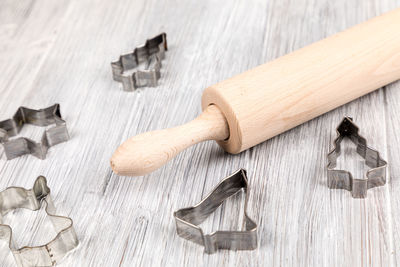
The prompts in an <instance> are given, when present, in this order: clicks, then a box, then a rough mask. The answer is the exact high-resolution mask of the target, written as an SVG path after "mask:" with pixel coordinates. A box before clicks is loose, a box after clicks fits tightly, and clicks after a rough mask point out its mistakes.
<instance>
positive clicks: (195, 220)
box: [174, 169, 257, 254]
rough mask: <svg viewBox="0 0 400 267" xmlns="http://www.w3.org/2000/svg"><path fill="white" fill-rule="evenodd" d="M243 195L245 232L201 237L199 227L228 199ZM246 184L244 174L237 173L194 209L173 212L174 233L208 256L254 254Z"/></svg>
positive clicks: (254, 237) (254, 230)
mask: <svg viewBox="0 0 400 267" xmlns="http://www.w3.org/2000/svg"><path fill="white" fill-rule="evenodd" d="M242 190H243V191H244V193H245V194H246V198H245V206H244V218H243V223H244V231H216V232H214V233H211V234H206V235H205V234H204V233H203V230H202V229H201V228H200V227H199V226H198V225H199V224H201V223H202V222H203V221H204V220H205V219H206V218H207V217H208V216H209V215H210V214H211V213H213V212H214V211H215V210H216V209H217V208H218V207H219V206H220V205H221V204H222V203H223V202H224V201H225V200H226V199H227V198H229V197H231V196H233V195H235V194H236V193H238V192H240V191H242ZM247 190H248V182H247V177H246V170H244V169H239V170H237V171H236V172H235V173H233V174H231V175H230V176H228V177H226V178H225V179H223V180H222V181H221V182H220V183H219V184H218V185H217V186H216V187H215V188H214V190H213V191H212V192H211V193H210V194H209V195H208V196H207V197H206V198H204V199H203V200H202V201H201V202H200V203H198V204H197V205H195V206H193V207H189V208H184V209H180V210H178V211H176V212H174V218H175V221H176V230H177V233H178V235H179V236H180V237H182V238H185V239H187V240H189V241H192V242H194V243H197V244H199V245H203V246H204V252H205V253H207V254H212V253H215V252H216V251H217V250H218V249H231V250H253V249H256V248H257V224H256V223H255V222H254V221H253V220H252V219H251V218H250V217H249V216H248V215H247V202H248V194H247Z"/></svg>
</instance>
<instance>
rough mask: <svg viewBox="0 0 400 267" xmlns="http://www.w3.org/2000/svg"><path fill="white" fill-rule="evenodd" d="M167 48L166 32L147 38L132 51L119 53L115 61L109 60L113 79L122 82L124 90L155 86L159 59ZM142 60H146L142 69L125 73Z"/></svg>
mask: <svg viewBox="0 0 400 267" xmlns="http://www.w3.org/2000/svg"><path fill="white" fill-rule="evenodd" d="M167 50H168V46H167V34H166V33H161V34H159V35H157V36H155V37H153V38H151V39H148V40H147V41H146V43H145V44H144V45H141V46H138V47H136V48H135V49H134V50H133V52H132V53H128V54H125V55H121V56H120V57H119V59H118V60H117V61H114V62H111V69H112V74H113V79H114V80H115V81H117V82H120V83H122V88H123V89H124V91H134V90H135V89H136V88H138V87H143V86H149V87H155V86H157V84H158V79H159V78H160V76H161V74H160V69H161V61H162V60H163V59H164V58H165V51H167ZM142 62H147V67H146V68H145V69H144V70H136V71H135V72H133V73H131V74H127V73H126V71H129V70H132V69H134V68H137V67H138V66H139V64H140V63H142Z"/></svg>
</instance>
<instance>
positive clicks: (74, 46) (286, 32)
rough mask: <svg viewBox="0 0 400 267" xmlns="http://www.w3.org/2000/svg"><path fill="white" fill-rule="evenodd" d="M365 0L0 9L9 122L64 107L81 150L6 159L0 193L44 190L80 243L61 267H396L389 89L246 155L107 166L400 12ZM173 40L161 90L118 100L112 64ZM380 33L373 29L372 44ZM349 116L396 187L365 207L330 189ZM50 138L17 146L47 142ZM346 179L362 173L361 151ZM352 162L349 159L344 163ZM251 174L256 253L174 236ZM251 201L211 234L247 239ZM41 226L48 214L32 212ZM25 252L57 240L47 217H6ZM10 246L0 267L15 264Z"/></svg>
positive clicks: (396, 125) (57, 4)
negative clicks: (181, 218) (196, 209)
mask: <svg viewBox="0 0 400 267" xmlns="http://www.w3.org/2000/svg"><path fill="white" fill-rule="evenodd" d="M398 5H399V4H398V1H394V0H375V1H373V0H368V1H361V0H359V1H356V0H355V1H348V0H337V1H316V0H315V1H312V0H300V1H296V2H294V1H288V0H280V1H278V0H270V1H257V0H254V1H248V0H246V1H245V0H243V1H217V0H208V1H172V0H169V1H155V0H147V1H144V0H143V1H139V0H137V1H128V0H116V1H107V0H99V1H89V0H82V1H81V0H80V1H77V0H75V1H67V0H61V1H51V0H38V1H34V0H19V1H13V0H2V1H0V73H1V75H0V95H1V97H0V108H1V116H0V120H3V119H7V118H9V117H11V116H12V115H13V113H14V112H15V110H16V109H17V108H18V107H19V106H20V105H25V106H28V107H32V108H42V107H46V106H49V105H51V104H53V103H55V102H58V103H60V104H61V109H62V113H63V115H64V117H65V119H66V121H67V124H68V128H69V131H70V134H71V140H70V141H69V142H67V143H64V144H60V145H58V146H56V147H54V148H51V149H50V150H49V153H48V157H47V159H46V160H43V161H41V160H39V159H36V158H34V157H32V156H23V157H20V158H18V159H15V160H11V161H6V160H5V156H4V155H3V156H2V159H1V160H0V188H1V189H4V188H6V187H7V186H11V185H15V186H24V187H28V188H30V187H31V186H32V184H33V182H34V180H35V179H36V177H37V176H38V175H40V174H42V175H45V176H46V177H47V178H48V181H49V185H50V188H51V189H52V196H53V199H54V202H55V205H56V207H57V208H58V211H59V213H60V214H61V215H67V216H70V217H71V218H72V219H73V220H74V223H75V229H76V232H77V234H78V236H79V240H80V245H79V247H78V249H77V250H75V251H74V252H73V253H72V254H70V255H68V256H67V257H66V258H65V260H64V261H63V262H62V264H60V265H59V266H140V265H142V266H187V265H190V266H217V265H218V266H220V265H226V266H257V265H260V266H396V265H397V264H398V263H400V245H399V242H398V240H400V220H398V219H397V218H399V216H400V197H399V191H400V181H399V179H397V178H398V177H399V176H400V167H399V166H400V156H399V153H397V148H399V147H400V139H399V138H398V132H399V131H400V119H399V118H398V114H399V112H400V92H399V90H398V89H399V87H400V85H399V83H394V84H392V85H389V86H387V87H385V88H383V89H380V90H378V91H376V92H374V93H372V94H369V95H367V96H365V97H363V98H361V99H359V100H356V101H353V102H352V103H350V104H347V105H345V106H343V107H341V108H338V109H336V110H334V111H332V112H330V113H328V114H325V115H323V116H321V117H319V118H317V119H314V120H312V121H310V122H308V123H306V124H304V125H302V126H299V127H297V128H295V129H293V130H291V131H289V132H286V133H284V134H282V135H280V136H278V137H275V138H273V139H271V140H269V141H267V142H265V143H263V144H261V145H258V146H256V147H254V148H252V149H250V150H248V151H245V152H243V153H241V154H240V155H234V156H233V155H228V154H225V153H224V152H223V151H222V149H220V148H219V147H218V146H217V144H216V143H215V142H207V143H203V144H199V145H196V146H194V147H192V148H189V149H188V150H186V151H184V152H183V153H182V154H180V155H179V156H178V157H177V158H175V159H174V160H172V161H171V162H170V163H168V164H167V165H166V166H165V167H163V168H162V169H160V170H158V171H156V172H155V173H153V174H151V175H147V176H145V177H136V178H129V177H118V176H116V175H114V174H113V173H112V172H111V169H110V167H109V158H110V156H111V155H112V153H113V151H114V149H115V148H116V147H117V146H118V145H119V144H120V143H121V142H122V141H124V140H126V139H127V138H128V137H129V136H132V135H135V134H137V133H141V132H145V131H149V130H155V129H159V128H165V127H171V126H175V125H178V124H182V123H184V122H187V121H188V120H191V119H193V118H195V117H196V116H197V115H198V114H199V113H200V97H201V93H202V90H203V89H204V88H205V87H207V86H208V85H211V84H214V83H216V82H218V81H220V80H223V79H225V78H228V77H230V76H232V75H234V74H237V73H240V72H242V71H244V70H247V69H249V68H251V67H254V66H256V65H258V64H261V63H263V62H266V61H269V60H272V59H274V58H276V57H278V56H281V55H284V54H286V53H288V52H290V51H293V50H295V49H297V48H300V47H303V46H305V45H307V44H310V43H312V42H313V41H317V40H319V39H322V38H324V37H326V36H328V35H330V34H333V33H336V32H338V31H340V30H343V29H346V28H347V27H349V26H352V25H355V24H357V23H359V22H362V21H365V20H367V19H368V18H371V17H373V16H375V15H379V14H381V13H383V12H385V11H388V10H390V9H393V8H395V7H397V6H398ZM162 31H165V32H167V34H168V41H169V51H168V52H167V56H166V60H165V61H164V62H163V69H162V78H161V80H160V86H159V87H157V88H145V89H142V90H139V91H137V92H135V93H126V92H123V91H122V90H121V88H120V85H119V84H118V83H116V82H114V81H112V78H111V69H110V62H111V61H112V60H114V59H116V58H117V57H118V56H119V55H120V54H121V53H125V52H128V51H130V50H131V49H133V48H134V47H135V46H136V45H139V44H141V43H143V41H144V40H145V39H147V38H148V37H151V36H154V35H155V34H158V33H159V32H162ZM371 34H373V33H371ZM344 115H348V116H352V117H353V118H354V120H355V122H356V123H357V124H358V125H359V126H360V128H361V132H362V134H363V135H364V136H365V137H367V140H368V141H369V144H370V145H371V146H372V147H374V148H376V149H378V150H379V151H380V152H381V154H382V156H383V157H384V158H385V159H387V161H388V162H389V164H390V165H389V169H388V183H387V185H386V186H384V187H380V188H376V189H372V190H370V191H369V192H368V198H367V199H365V200H356V199H352V198H351V196H350V193H349V192H347V191H342V190H334V191H330V190H329V189H327V187H326V170H325V166H326V154H327V152H328V150H329V148H330V147H331V146H332V140H333V139H334V137H335V131H334V129H335V128H336V126H337V124H338V123H339V122H340V121H341V119H342V117H343V116H344ZM40 134H41V129H37V128H36V127H26V128H25V129H23V132H22V135H24V136H29V137H33V138H35V139H36V140H37V139H39V138H40ZM349 147H350V148H351V149H347V150H346V153H345V156H344V157H341V158H340V162H339V167H343V168H348V169H350V170H352V171H353V172H354V174H356V175H358V176H360V175H362V174H363V171H365V167H364V165H363V164H362V161H361V159H360V158H359V157H355V156H353V154H351V152H354V148H353V147H351V146H350V145H349ZM347 152H349V153H347ZM240 167H243V168H245V169H247V170H248V174H249V179H250V187H251V189H250V199H249V214H250V215H251V216H252V217H253V218H254V219H255V221H256V222H257V223H258V226H259V228H258V230H259V232H258V238H259V248H258V249H257V250H255V251H251V252H248V251H244V252H232V251H220V252H218V253H216V254H214V255H205V254H203V250H202V248H201V247H200V246H198V245H195V244H193V243H190V242H188V241H186V240H183V239H181V238H179V237H178V236H177V235H176V233H175V223H174V220H173V216H172V214H173V211H174V210H176V209H178V208H181V207H186V206H190V205H193V204H195V203H196V202H198V201H199V200H200V199H201V198H202V197H203V196H205V194H207V193H208V192H209V191H210V190H211V189H212V188H213V187H214V186H215V185H216V184H217V183H218V182H219V181H220V180H221V179H222V178H223V177H224V176H226V175H228V174H230V173H232V172H233V171H234V170H236V169H237V168H240ZM240 199H242V198H241V197H240V196H237V197H235V198H234V199H232V200H229V201H228V202H227V203H226V205H224V206H222V208H221V209H219V210H218V211H217V212H216V213H215V214H214V215H212V216H211V217H210V218H209V219H208V220H207V221H206V222H205V223H204V224H203V226H204V228H205V229H206V230H207V232H210V231H213V230H216V229H220V228H223V229H237V228H238V227H239V225H240V223H239V221H240V219H236V218H237V217H240V216H241V215H240V214H241V211H242V209H243V207H242V206H241V205H240V203H241V202H240ZM38 214H39V216H37V215H38ZM5 221H6V222H9V223H11V224H12V226H13V228H14V230H15V231H14V232H15V241H16V242H17V243H18V244H20V245H26V244H29V245H34V244H36V245H37V244H40V243H43V242H45V240H48V239H50V238H52V237H53V236H54V233H53V232H51V231H48V230H47V229H48V228H46V227H47V226H49V225H48V224H49V222H48V220H46V218H45V216H44V211H43V210H42V211H40V212H39V213H35V212H28V211H18V212H15V213H12V214H9V215H7V216H6V217H5ZM14 265H15V264H14V260H13V257H12V255H11V253H9V251H8V250H7V246H6V244H4V243H1V245H0V266H14Z"/></svg>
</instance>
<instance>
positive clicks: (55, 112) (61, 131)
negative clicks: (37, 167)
mask: <svg viewBox="0 0 400 267" xmlns="http://www.w3.org/2000/svg"><path fill="white" fill-rule="evenodd" d="M24 124H32V125H36V126H42V127H44V126H49V125H52V124H55V126H54V127H52V128H49V129H46V130H45V132H44V133H43V136H42V140H41V142H40V143H36V142H35V141H33V140H31V139H29V138H25V137H19V138H16V139H12V140H9V137H13V136H16V135H18V134H19V132H20V131H21V129H22V127H23V126H24ZM68 140H69V134H68V130H67V125H66V123H65V121H64V120H63V119H62V118H61V112H60V105H59V104H54V105H53V106H51V107H48V108H44V109H38V110H35V109H30V108H26V107H19V108H18V110H17V112H16V113H15V115H14V116H13V117H12V118H11V119H8V120H4V121H0V143H1V144H2V145H3V147H4V152H5V154H6V157H7V159H8V160H10V159H14V158H16V157H19V156H22V155H25V154H32V155H33V156H35V157H37V158H39V159H45V158H46V154H47V150H48V149H49V147H51V146H55V145H57V144H59V143H62V142H65V141H68Z"/></svg>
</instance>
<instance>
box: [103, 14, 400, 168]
mask: <svg viewBox="0 0 400 267" xmlns="http://www.w3.org/2000/svg"><path fill="white" fill-rule="evenodd" d="M399 78H400V9H396V10H394V11H392V12H389V13H386V14H384V15H382V16H379V17H376V18H373V19H371V20H369V21H367V22H364V23H362V24H359V25H357V26H355V27H353V28H350V29H348V30H346V31H344V32H341V33H338V34H336V35H333V36H331V37H328V38H326V39H324V40H321V41H319V42H316V43H314V44H311V45H309V46H307V47H304V48H302V49H300V50H297V51H295V52H293V53H290V54H288V55H286V56H283V57H281V58H278V59H276V60H274V61H272V62H269V63H266V64H264V65H261V66H258V67H256V68H254V69H252V70H249V71H247V72H244V73H242V74H240V75H237V76H235V77H233V78H230V79H228V80H225V81H223V82H220V83H217V84H216V85H213V86H211V87H208V88H207V89H206V90H205V91H204V93H203V97H202V108H203V113H202V114H201V115H200V116H199V117H198V118H196V119H195V120H193V121H191V122H189V123H187V124H185V125H182V126H179V127H176V128H171V129H166V130H159V131H154V132H148V133H144V134H140V135H137V136H134V137H132V138H130V139H129V140H127V141H126V142H124V143H123V144H122V145H121V146H120V147H119V148H118V149H117V150H116V151H115V153H114V155H113V156H112V158H111V167H112V169H113V170H114V172H116V173H118V174H120V175H127V176H138V175H144V174H147V173H149V172H152V171H154V170H156V169H157V168H159V167H161V166H162V165H163V164H165V163H166V162H167V161H169V160H170V159H171V158H173V157H174V156H175V155H176V154H178V153H179V152H180V151H182V150H183V149H185V148H187V147H189V146H191V145H194V144H196V143H198V142H201V141H205V140H216V141H217V142H218V144H219V145H220V146H222V147H223V148H224V149H225V150H226V151H228V152H229V153H233V154H236V153H239V152H241V151H243V150H245V149H247V148H250V147H252V146H255V145H257V144H259V143H261V142H263V141H265V140H267V139H269V138H271V137H273V136H275V135H277V134H280V133H282V132H284V131H286V130H289V129H291V128H293V127H295V126H297V125H299V124H301V123H304V122H306V121H308V120H310V119H313V118H315V117H317V116H319V115H321V114H323V113H325V112H328V111H330V110H332V109H334V108H336V107H338V106H341V105H343V104H345V103H347V102H349V101H351V100H353V99H356V98H358V97H360V96H362V95H365V94H367V93H369V92H371V91H373V90H375V89H377V88H379V87H382V86H384V85H386V84H388V83H391V82H393V81H395V80H397V79H399Z"/></svg>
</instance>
